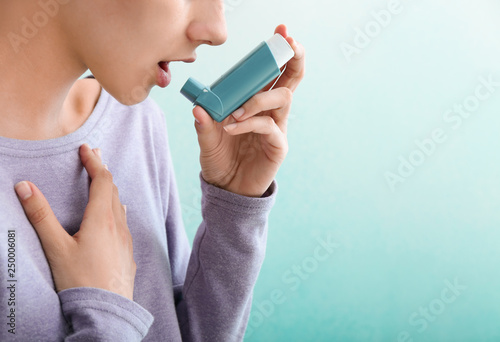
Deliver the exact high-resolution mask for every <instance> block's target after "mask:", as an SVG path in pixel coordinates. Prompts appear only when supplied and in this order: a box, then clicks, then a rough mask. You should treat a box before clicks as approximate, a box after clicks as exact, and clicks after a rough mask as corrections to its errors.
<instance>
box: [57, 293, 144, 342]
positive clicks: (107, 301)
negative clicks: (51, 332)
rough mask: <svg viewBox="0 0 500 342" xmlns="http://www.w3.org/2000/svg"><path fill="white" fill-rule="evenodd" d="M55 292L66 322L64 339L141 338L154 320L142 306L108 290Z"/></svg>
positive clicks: (75, 340)
mask: <svg viewBox="0 0 500 342" xmlns="http://www.w3.org/2000/svg"><path fill="white" fill-rule="evenodd" d="M58 295H59V299H60V301H61V307H62V311H63V314H64V317H65V319H66V321H67V322H68V325H69V333H68V335H67V337H66V338H65V341H67V342H77V341H110V342H111V341H142V339H143V338H144V337H145V336H146V334H147V332H148V330H149V327H150V326H151V324H152V323H153V316H152V315H151V314H150V313H149V312H148V311H147V310H145V309H144V308H143V307H142V306H140V305H139V304H137V303H136V302H133V301H131V300H129V299H128V298H125V297H123V296H121V295H119V294H116V293H113V292H110V291H106V290H103V289H97V288H92V287H77V288H71V289H66V290H63V291H60V292H59V293H58Z"/></svg>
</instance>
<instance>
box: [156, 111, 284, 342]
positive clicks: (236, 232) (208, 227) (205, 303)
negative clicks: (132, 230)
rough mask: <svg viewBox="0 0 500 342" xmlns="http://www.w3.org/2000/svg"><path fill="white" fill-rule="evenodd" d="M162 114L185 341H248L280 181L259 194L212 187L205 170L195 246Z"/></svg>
mask: <svg viewBox="0 0 500 342" xmlns="http://www.w3.org/2000/svg"><path fill="white" fill-rule="evenodd" d="M160 118H161V119H162V120H160V121H158V122H157V123H156V124H155V125H154V127H155V129H156V132H155V140H156V143H155V146H156V147H155V150H156V158H157V168H158V170H159V173H160V176H159V177H160V184H161V188H162V192H163V195H162V196H163V199H162V202H163V203H164V210H165V213H166V217H165V229H166V233H167V242H168V255H169V259H170V268H171V273H172V281H173V291H174V294H173V295H174V298H175V303H176V311H177V318H178V321H179V326H180V329H181V335H182V340H183V341H238V340H243V336H244V334H245V329H246V326H247V323H248V318H249V315H250V309H251V304H252V293H253V288H254V286H255V283H256V281H257V277H258V274H259V272H260V268H261V266H262V262H263V260H264V254H265V249H266V242H267V222H268V216H269V213H270V211H271V208H272V207H273V205H274V203H275V199H276V195H277V191H278V186H277V183H276V180H273V181H272V183H271V184H270V186H269V188H268V189H267V191H266V192H265V193H264V194H263V195H262V196H261V197H260V198H255V197H247V196H242V195H238V194H235V193H232V192H229V191H226V190H224V189H221V188H218V187H216V186H214V185H211V184H209V183H207V182H206V181H205V180H204V179H203V177H202V174H201V172H199V181H200V183H201V214H202V218H203V220H202V222H201V224H200V225H199V227H198V230H197V233H196V235H195V238H194V241H193V247H192V248H190V245H189V241H188V239H187V235H186V231H185V229H184V224H183V221H182V211H181V204H180V196H179V194H178V189H177V184H176V178H175V172H174V166H173V163H172V157H171V154H170V149H169V142H168V138H167V127H166V121H165V117H164V116H163V115H161V116H160Z"/></svg>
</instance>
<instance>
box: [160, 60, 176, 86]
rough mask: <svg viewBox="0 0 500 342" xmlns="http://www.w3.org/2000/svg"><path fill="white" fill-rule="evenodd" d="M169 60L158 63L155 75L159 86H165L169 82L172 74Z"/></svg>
mask: <svg viewBox="0 0 500 342" xmlns="http://www.w3.org/2000/svg"><path fill="white" fill-rule="evenodd" d="M168 66H169V62H159V63H158V74H157V76H156V84H158V86H160V87H161V88H165V87H166V86H168V85H169V84H170V81H171V80H172V75H171V73H170V68H169V67H168Z"/></svg>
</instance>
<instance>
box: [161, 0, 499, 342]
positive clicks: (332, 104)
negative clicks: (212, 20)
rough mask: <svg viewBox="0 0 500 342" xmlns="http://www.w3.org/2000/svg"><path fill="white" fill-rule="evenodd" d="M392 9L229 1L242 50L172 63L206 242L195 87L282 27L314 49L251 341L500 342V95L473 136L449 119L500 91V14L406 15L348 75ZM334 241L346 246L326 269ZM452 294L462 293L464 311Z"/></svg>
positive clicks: (169, 99) (178, 147) (170, 109)
mask: <svg viewBox="0 0 500 342" xmlns="http://www.w3.org/2000/svg"><path fill="white" fill-rule="evenodd" d="M388 3H389V1H367V0H366V1H359V0H350V1H344V0H343V1H340V0H310V1H299V0H289V1H286V2H285V1H279V2H278V1H275V2H272V1H263V0H252V1H250V0H226V18H227V22H228V31H229V39H228V41H227V42H226V44H224V45H223V46H221V47H208V46H203V47H200V48H199V50H198V60H197V62H196V63H194V64H192V65H182V64H179V63H174V64H172V67H171V68H172V73H173V82H172V84H171V85H170V86H169V87H168V88H167V89H158V88H155V89H154V90H153V92H152V96H153V97H154V99H155V100H156V101H157V102H158V103H159V104H160V106H161V107H162V108H163V110H164V111H165V113H166V119H167V124H168V128H169V141H170V146H171V150H172V154H173V159H174V165H175V171H176V177H177V182H178V187H179V192H180V196H181V201H182V209H183V218H184V223H185V226H186V229H187V232H188V235H189V238H190V239H191V241H192V238H193V236H194V234H195V231H196V229H197V228H198V225H199V223H200V222H201V214H200V188H199V179H198V173H199V171H200V166H199V161H198V156H199V147H198V143H197V136H196V132H195V129H194V119H193V117H192V113H191V108H192V106H191V105H190V103H189V102H188V101H186V99H184V98H183V97H182V96H181V95H180V93H179V90H180V88H181V87H182V85H183V83H184V82H185V81H186V80H187V78H188V77H189V76H193V77H195V78H197V79H198V80H200V81H201V82H205V83H206V84H210V83H211V82H213V81H214V80H215V79H217V78H218V77H219V76H220V75H221V74H222V73H223V72H224V71H226V70H227V69H228V68H229V67H231V66H232V65H233V64H234V63H235V62H237V61H238V60H239V59H240V58H241V57H243V56H244V55H245V54H246V53H247V52H248V51H250V49H252V48H253V47H255V46H256V45H257V44H258V43H260V42H261V41H262V40H265V39H267V38H269V37H270V36H271V35H272V34H273V30H274V27H275V26H276V25H277V24H280V23H286V24H287V25H288V26H289V32H290V35H292V36H293V37H294V38H295V39H296V40H298V41H300V42H301V43H302V44H303V45H304V46H305V48H306V50H307V75H306V78H305V79H304V81H303V82H302V84H301V86H300V87H299V89H298V90H297V91H296V93H295V97H294V105H293V108H292V112H291V114H290V118H289V132H288V138H289V145H290V150H289V153H288V156H287V159H286V161H285V162H284V164H283V165H282V167H281V169H280V171H279V173H278V175H277V182H278V186H279V193H278V198H277V202H276V205H275V207H274V209H273V211H272V213H271V215H270V220H269V236H268V248H267V254H266V260H265V262H264V265H263V268H262V271H261V274H260V277H259V280H258V283H257V285H256V288H255V292H254V304H253V310H252V315H251V318H250V322H249V328H248V331H247V334H246V338H245V340H246V341H398V337H399V340H400V341H406V340H407V341H410V340H413V341H499V340H500V325H499V322H500V286H499V285H500V284H499V280H500V277H499V276H498V260H499V259H500V251H499V248H498V246H499V243H500V234H499V232H498V229H499V228H500V210H499V209H500V177H499V176H500V171H499V170H500V169H499V165H500V154H499V147H500V143H499V139H498V131H499V128H500V116H499V114H500V111H499V109H500V87H497V88H496V91H495V92H494V93H493V94H492V95H491V97H490V98H489V99H488V100H484V101H481V102H480V106H479V108H478V109H477V111H475V112H474V113H472V114H471V115H470V116H469V117H468V118H467V119H464V120H463V122H462V124H461V126H460V127H458V128H456V129H454V126H453V124H451V123H449V122H445V121H444V119H443V115H444V113H445V112H446V111H448V110H452V109H453V106H454V105H455V104H461V103H463V102H464V101H466V99H467V98H468V97H469V96H471V95H474V91H475V89H476V87H477V86H478V85H480V84H481V83H480V81H479V77H483V78H488V77H490V76H491V77H493V79H494V80H497V81H500V65H499V62H500V51H499V48H498V47H499V46H500V37H499V33H500V21H499V20H498V18H499V14H500V3H499V2H498V1H492V0H489V1H487V0H476V1H463V0H454V1H451V0H448V1H445V0H438V1H436V0H434V1H431V0H420V1H411V0H402V1H401V6H402V11H401V13H399V14H397V15H393V16H392V20H391V22H390V24H389V25H388V26H387V27H385V28H383V29H382V30H381V32H380V34H379V35H378V36H376V37H374V38H372V41H371V43H370V44H369V46H367V47H366V48H363V49H361V51H360V53H359V54H355V55H353V56H352V60H351V61H350V62H348V60H347V59H346V58H345V56H344V54H343V53H342V50H341V44H342V43H348V44H351V45H353V42H354V37H355V34H356V31H355V28H359V29H361V30H364V28H365V26H366V25H367V24H369V23H370V22H372V21H373V17H372V14H371V11H374V10H375V11H380V10H382V9H386V8H387V6H388ZM436 129H441V130H442V131H443V132H444V134H445V136H446V141H445V142H443V143H441V144H438V145H437V147H436V148H435V151H434V153H432V154H431V155H430V156H425V160H424V161H423V162H422V163H421V165H419V166H418V167H416V168H415V170H414V172H413V174H412V175H411V176H409V177H406V178H404V179H405V181H404V183H399V184H397V185H396V187H395V189H394V191H392V189H391V187H390V186H389V184H388V182H387V181H386V176H385V174H386V172H393V173H397V169H398V165H399V163H400V162H399V160H398V158H399V157H400V156H402V157H403V158H406V159H408V158H409V156H410V154H411V153H413V152H414V151H415V150H417V145H416V144H415V142H414V141H415V140H416V139H418V140H424V139H427V138H429V137H430V136H431V134H432V132H433V131H434V130H436ZM319 239H323V240H327V239H330V240H331V241H334V242H335V247H334V248H332V250H333V251H332V252H331V253H327V252H325V251H324V250H323V251H322V252H321V253H327V254H326V256H327V257H325V254H321V255H322V257H325V258H326V260H323V261H319V262H318V261H315V259H313V258H314V256H315V254H314V253H315V250H316V249H317V248H319V247H320V246H321V244H320V242H319ZM294 266H300V267H303V268H304V267H305V268H306V271H305V273H304V274H302V278H303V279H301V278H300V277H299V276H298V275H293V270H294ZM447 282H450V283H454V282H457V283H458V284H459V286H460V289H459V290H458V295H455V296H454V299H450V298H452V296H453V295H452V292H451V291H448V290H446V289H447V288H449V286H448V285H447V284H449V283H447ZM446 291H448V292H446ZM443 293H445V294H446V298H447V301H448V303H445V302H444V301H443V299H442V298H441V297H442V294H443ZM277 297H278V298H277ZM273 299H274V300H275V302H276V303H273V302H272V300H273ZM429 306H430V308H429ZM421 308H427V310H429V312H430V314H431V315H432V316H429V317H430V318H424V316H423V314H420V310H421ZM412 315H413V317H414V318H415V317H417V318H416V319H419V320H420V321H419V322H420V323H416V319H414V320H411V317H412ZM415 315H417V316H415ZM422 322H426V324H425V328H424V323H422ZM405 332H406V333H407V334H408V335H407V336H408V338H406V337H404V334H405Z"/></svg>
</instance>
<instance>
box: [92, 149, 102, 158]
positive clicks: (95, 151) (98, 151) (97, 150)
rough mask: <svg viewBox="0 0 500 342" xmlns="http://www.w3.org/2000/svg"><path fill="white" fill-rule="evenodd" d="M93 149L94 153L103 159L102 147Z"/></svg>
mask: <svg viewBox="0 0 500 342" xmlns="http://www.w3.org/2000/svg"><path fill="white" fill-rule="evenodd" d="M92 151H94V153H95V154H96V156H98V157H99V158H101V159H102V152H101V149H100V148H98V147H97V148H94V149H93V150H92Z"/></svg>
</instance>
